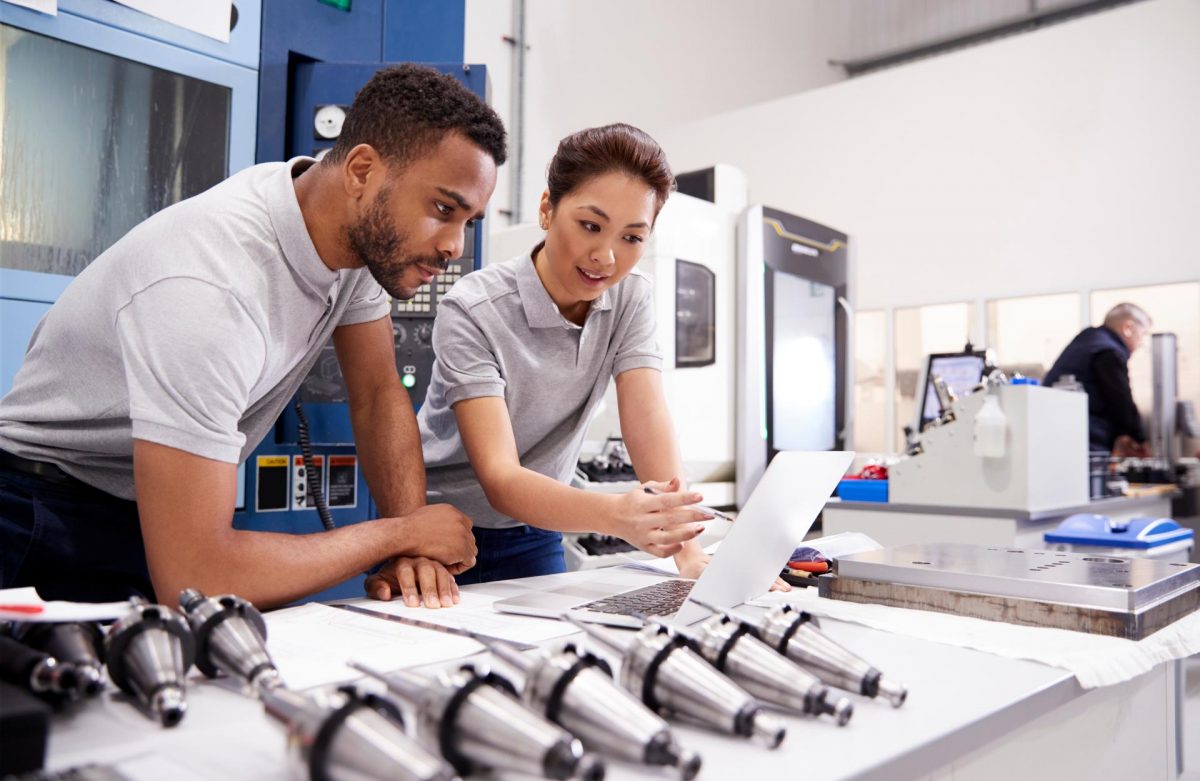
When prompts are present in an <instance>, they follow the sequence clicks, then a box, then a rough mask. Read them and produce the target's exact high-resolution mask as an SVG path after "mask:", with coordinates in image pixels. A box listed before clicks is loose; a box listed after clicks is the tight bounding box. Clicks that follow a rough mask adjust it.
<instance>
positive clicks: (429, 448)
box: [417, 255, 662, 528]
mask: <svg viewBox="0 0 1200 781" xmlns="http://www.w3.org/2000/svg"><path fill="white" fill-rule="evenodd" d="M654 330H655V328H654V300H653V294H652V289H651V283H650V280H649V279H647V278H646V277H645V276H644V275H642V274H640V273H638V272H637V271H633V272H631V273H630V274H629V276H627V277H626V278H625V279H623V280H622V281H621V282H619V283H617V284H616V285H615V286H613V287H612V288H609V289H608V290H606V291H605V292H604V293H603V294H602V295H601V296H600V298H598V299H596V301H595V302H594V303H593V304H592V307H591V309H590V310H589V311H588V314H587V319H586V320H585V321H584V324H583V326H582V327H580V326H577V325H575V324H574V323H571V322H570V321H568V320H567V319H566V318H564V317H563V316H562V314H561V313H560V312H559V311H558V307H557V306H556V305H555V304H554V301H553V300H552V299H551V298H550V294H549V293H547V292H546V288H545V287H543V286H542V281H541V280H540V279H539V278H538V275H537V270H536V269H535V268H534V265H533V260H532V259H531V257H530V256H528V255H526V256H522V257H518V258H515V259H513V260H510V261H508V262H505V263H499V264H495V265H491V266H488V267H487V268H484V269H482V270H480V271H476V272H474V273H472V274H468V275H467V276H465V277H463V278H462V279H461V280H459V281H458V282H457V283H456V284H455V285H454V287H453V288H452V289H451V291H450V293H449V295H447V296H446V297H445V298H443V299H442V302H441V305H440V306H439V307H438V314H437V319H436V320H435V321H434V326H433V347H434V352H435V353H436V354H437V360H436V361H435V362H434V367H433V376H432V377H431V379H430V383H429V391H428V393H427V394H426V396H425V404H424V405H423V406H422V407H421V411H420V413H419V414H418V415H417V422H418V423H419V424H420V427H421V444H422V447H423V448H424V451H425V468H426V481H427V491H428V494H429V501H430V502H448V503H450V504H452V505H454V506H455V507H457V508H458V509H459V510H461V511H462V512H463V513H465V514H466V515H467V516H468V517H470V518H471V520H472V521H473V522H474V523H475V525H476V526H481V527H484V528H504V527H511V526H517V525H519V520H520V519H517V520H514V519H512V518H509V517H507V516H505V515H502V514H501V513H499V512H497V511H496V510H495V509H493V508H492V506H491V505H489V504H488V501H487V497H486V496H485V495H484V492H483V488H482V486H480V484H479V481H478V479H477V478H476V477H475V471H474V469H472V468H471V464H470V462H469V461H468V460H467V453H466V450H465V449H464V448H463V443H462V438H461V436H460V435H459V432H458V424H457V422H456V420H455V418H454V410H453V409H452V407H453V406H454V404H456V403H458V402H460V401H463V400H466V399H475V398H480V397H483V396H495V397H499V398H502V399H504V401H505V403H506V404H507V405H508V414H509V418H510V419H511V420H512V428H513V434H514V435H515V437H516V441H517V453H518V454H519V455H520V458H521V465H522V466H524V467H525V468H527V469H532V470H533V471H535V472H538V473H540V474H543V475H546V476H547V477H551V478H553V479H555V480H558V481H559V482H561V483H567V482H569V481H570V479H571V475H572V474H573V472H574V470H575V465H576V461H577V460H578V458H579V451H580V448H581V446H582V444H583V437H584V434H585V432H586V431H587V427H588V423H590V422H591V419H592V416H593V414H594V412H595V410H596V406H597V405H598V404H599V403H600V400H601V399H602V398H603V397H604V392H605V391H606V390H607V389H608V385H609V382H610V378H612V377H616V376H617V375H619V374H621V373H622V372H626V371H629V370H630V369H639V368H652V369H659V370H661V369H662V354H661V353H660V352H659V349H658V344H657V342H656V341H655V335H654Z"/></svg>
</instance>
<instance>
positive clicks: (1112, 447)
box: [1042, 303, 1151, 456]
mask: <svg viewBox="0 0 1200 781" xmlns="http://www.w3.org/2000/svg"><path fill="white" fill-rule="evenodd" d="M1150 326H1151V320H1150V316H1149V315H1148V314H1146V312H1145V310H1143V309H1142V308H1141V307H1139V306H1137V305H1135V304H1128V303H1123V304H1117V305H1116V306H1114V307H1113V308H1112V309H1110V310H1109V312H1108V314H1107V315H1105V316H1104V325H1102V326H1098V327H1094V328H1085V329H1083V331H1081V332H1080V333H1079V335H1078V336H1076V337H1075V338H1074V339H1072V340H1071V343H1070V344H1068V345H1067V347H1066V349H1065V350H1063V352H1062V355H1060V356H1058V360H1056V361H1055V362H1054V365H1053V366H1051V367H1050V371H1049V372H1048V373H1047V374H1046V377H1045V379H1044V380H1043V381H1042V383H1043V384H1044V385H1053V384H1054V383H1055V382H1056V381H1057V380H1058V379H1059V378H1060V377H1063V376H1065V375H1068V374H1073V375H1075V379H1076V380H1078V381H1079V382H1080V383H1081V384H1082V385H1083V388H1084V390H1086V391H1087V394H1088V439H1089V442H1090V448H1091V450H1092V451H1099V452H1103V453H1112V454H1113V455H1115V456H1148V455H1150V448H1149V446H1148V445H1147V444H1146V432H1145V429H1144V427H1143V426H1142V416H1141V415H1140V414H1138V409H1137V405H1135V404H1134V403H1133V393H1132V392H1131V391H1130V389H1129V366H1128V364H1129V356H1130V355H1132V354H1133V352H1134V351H1135V350H1136V349H1137V348H1138V347H1139V346H1140V345H1141V344H1142V342H1143V341H1145V339H1146V336H1147V335H1148V334H1149V333H1150Z"/></svg>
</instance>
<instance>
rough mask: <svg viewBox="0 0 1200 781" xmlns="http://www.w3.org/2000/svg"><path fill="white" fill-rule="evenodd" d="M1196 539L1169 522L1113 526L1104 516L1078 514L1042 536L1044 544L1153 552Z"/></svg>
mask: <svg viewBox="0 0 1200 781" xmlns="http://www.w3.org/2000/svg"><path fill="white" fill-rule="evenodd" d="M1195 536H1196V533H1195V532H1194V531H1192V530H1191V529H1185V528H1183V527H1182V526H1180V525H1179V524H1178V523H1176V522H1175V521H1173V520H1171V519H1170V518H1134V519H1133V520H1131V521H1129V522H1128V523H1124V522H1122V523H1114V522H1113V521H1112V520H1111V519H1109V517H1108V516H1107V515H1094V514H1091V513H1078V514H1076V515H1072V516H1070V517H1069V518H1067V519H1066V520H1064V521H1063V522H1062V523H1060V524H1059V525H1058V528H1057V529H1055V530H1054V531H1051V532H1046V534H1045V540H1046V542H1065V543H1069V544H1071V545H1096V546H1100V547H1106V548H1139V549H1146V548H1156V547H1158V546H1160V545H1169V544H1170V543H1173V542H1179V541H1180V540H1190V539H1193V538H1194V537H1195Z"/></svg>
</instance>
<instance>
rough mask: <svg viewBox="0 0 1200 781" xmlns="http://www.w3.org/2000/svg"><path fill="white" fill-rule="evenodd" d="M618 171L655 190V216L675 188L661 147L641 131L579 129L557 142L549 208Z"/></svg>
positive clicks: (549, 178)
mask: <svg viewBox="0 0 1200 781" xmlns="http://www.w3.org/2000/svg"><path fill="white" fill-rule="evenodd" d="M614 171H618V172H620V173H624V174H628V175H629V176H632V177H634V178H635V179H640V180H642V181H643V182H645V183H646V184H647V186H649V187H650V189H651V190H653V191H654V215H655V216H656V217H657V216H658V212H659V210H660V209H662V206H663V204H664V203H666V201H667V196H669V195H670V194H671V191H672V190H674V189H675V175H674V174H673V173H671V166H670V165H669V164H668V163H667V156H666V154H665V153H664V152H663V150H662V147H660V146H659V145H658V142H656V141H655V140H654V139H653V138H651V137H650V136H649V135H647V134H646V133H645V132H644V131H642V130H639V129H637V128H636V127H633V126H632V125H626V124H622V123H618V124H615V125H605V126H604V127H591V128H588V129H587V130H580V131H579V132H578V133H572V134H571V135H569V136H567V137H566V138H564V139H563V140H562V141H560V142H558V151H557V152H555V153H554V159H553V160H551V161H550V165H549V167H548V168H547V169H546V183H547V185H548V189H549V191H550V203H551V205H555V206H556V205H558V202H559V201H560V200H562V197H563V196H564V195H567V194H568V193H570V192H571V191H573V190H575V189H576V188H578V187H580V186H581V185H582V184H583V183H584V182H586V181H588V180H589V179H592V178H594V177H597V176H602V175H604V174H607V173H612V172H614Z"/></svg>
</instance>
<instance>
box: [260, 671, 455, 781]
mask: <svg viewBox="0 0 1200 781" xmlns="http://www.w3.org/2000/svg"><path fill="white" fill-rule="evenodd" d="M260 698H261V699H262V703H263V707H264V708H265V709H266V711H267V713H268V715H270V716H271V717H273V718H274V719H275V720H276V721H278V722H279V723H280V724H282V725H283V726H284V728H285V729H286V730H287V749H288V750H287V753H288V761H289V764H290V766H291V769H292V775H293V777H295V778H297V779H312V781H365V780H366V779H375V780H377V781H460V780H459V778H458V775H457V774H456V773H455V772H454V768H452V767H450V765H449V764H447V763H446V762H445V761H444V760H442V758H441V757H438V756H435V755H434V754H432V753H430V752H429V751H426V750H425V748H424V747H423V746H421V744H419V743H418V742H417V741H416V740H414V739H413V738H410V737H409V736H408V735H407V734H406V733H405V732H404V720H403V718H402V717H401V715H400V711H398V710H397V709H396V706H395V705H393V704H392V703H391V702H389V701H388V700H386V699H384V698H382V697H378V696H376V695H374V694H368V693H363V692H360V691H359V690H357V689H355V688H354V687H352V686H343V687H341V688H339V689H336V690H333V691H318V692H314V693H312V694H301V693H299V692H293V691H289V690H287V689H285V688H283V687H282V686H276V687H272V688H268V689H264V690H263V691H262V692H261V695H260Z"/></svg>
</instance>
